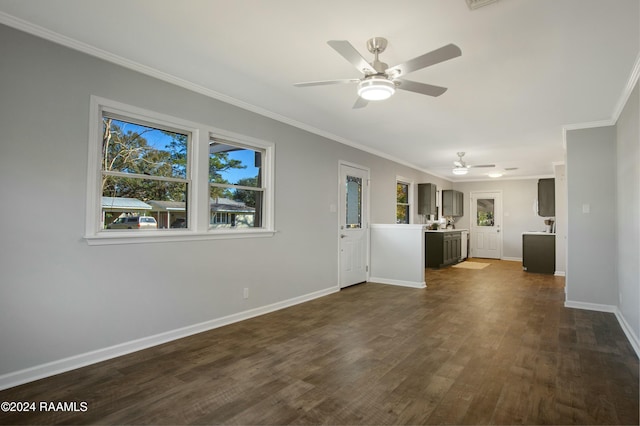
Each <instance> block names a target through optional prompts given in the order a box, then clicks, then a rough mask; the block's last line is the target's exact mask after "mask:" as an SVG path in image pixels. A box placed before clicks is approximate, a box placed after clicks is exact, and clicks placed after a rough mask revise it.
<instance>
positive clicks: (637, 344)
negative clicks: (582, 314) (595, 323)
mask: <svg viewBox="0 0 640 426" xmlns="http://www.w3.org/2000/svg"><path fill="white" fill-rule="evenodd" d="M564 306H565V307H566V308H575V309H586V310H589V311H598V312H608V313H612V314H615V316H616V319H617V320H618V323H619V324H620V328H622V331H623V332H624V335H625V336H626V337H627V340H628V341H629V343H630V344H631V347H632V348H633V350H634V351H635V353H636V355H637V356H638V357H639V358H640V339H638V336H636V335H635V333H634V332H633V329H632V328H631V326H630V325H629V323H628V322H627V320H626V319H625V318H624V316H623V315H622V312H620V309H618V307H617V306H615V305H601V304H598V303H586V302H575V301H571V300H567V301H565V302H564Z"/></svg>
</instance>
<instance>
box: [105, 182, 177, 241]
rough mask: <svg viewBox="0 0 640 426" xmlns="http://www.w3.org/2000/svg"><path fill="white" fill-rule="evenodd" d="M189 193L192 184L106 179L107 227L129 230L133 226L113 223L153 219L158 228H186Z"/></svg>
mask: <svg viewBox="0 0 640 426" xmlns="http://www.w3.org/2000/svg"><path fill="white" fill-rule="evenodd" d="M187 192H188V185H187V184H186V183H184V182H167V181H161V180H152V179H140V178H128V177H119V176H103V178H102V222H103V227H104V228H106V229H118V228H124V229H128V228H129V226H124V225H121V224H120V223H116V224H113V223H114V222H115V221H117V220H118V219H119V218H125V217H131V216H151V217H153V218H154V219H155V221H156V224H157V226H156V227H157V228H186V226H187V217H188V214H187V212H188V206H187V203H186V202H185V200H186V199H187ZM109 225H112V226H109ZM141 228H143V227H141ZM132 229H135V228H134V227H132Z"/></svg>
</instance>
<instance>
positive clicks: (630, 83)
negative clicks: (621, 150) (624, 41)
mask: <svg viewBox="0 0 640 426" xmlns="http://www.w3.org/2000/svg"><path fill="white" fill-rule="evenodd" d="M639 77H640V53H638V56H636V61H635V63H634V65H633V69H632V70H631V74H630V75H629V78H628V79H627V85H626V86H625V87H624V90H623V91H622V94H621V95H620V98H619V99H618V103H617V104H616V107H615V108H614V110H613V112H612V114H611V118H608V119H606V120H599V121H589V122H586V123H574V124H565V125H564V126H562V146H563V148H564V149H565V150H566V149H567V131H569V130H580V129H592V128H595V127H606V126H615V124H616V123H617V122H618V118H620V114H622V110H623V109H624V107H625V105H626V104H627V101H628V100H629V96H631V92H633V89H634V88H635V87H636V84H637V83H638V78H639Z"/></svg>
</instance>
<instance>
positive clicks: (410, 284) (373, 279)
mask: <svg viewBox="0 0 640 426" xmlns="http://www.w3.org/2000/svg"><path fill="white" fill-rule="evenodd" d="M369 282H372V283H379V284H389V285H397V286H401V287H411V288H427V283H426V282H424V281H422V282H419V281H402V280H391V279H388V278H378V277H369Z"/></svg>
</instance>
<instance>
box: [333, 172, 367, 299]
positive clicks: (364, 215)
mask: <svg viewBox="0 0 640 426" xmlns="http://www.w3.org/2000/svg"><path fill="white" fill-rule="evenodd" d="M343 166H347V167H352V168H354V169H359V170H362V171H364V172H365V173H366V176H367V177H366V182H364V185H363V189H364V191H363V197H364V203H362V206H363V210H364V211H363V213H362V225H363V228H364V231H365V232H364V238H365V248H366V253H365V262H366V270H365V280H366V281H368V280H369V276H370V274H371V268H370V267H369V265H370V263H371V262H370V260H371V253H370V252H371V248H370V247H369V245H370V244H369V242H370V241H371V235H370V234H371V227H370V226H369V225H370V217H371V213H370V207H371V197H370V194H371V189H370V187H371V169H370V168H369V167H365V166H362V165H360V164H356V163H351V162H349V161H345V160H338V179H337V180H338V185H337V188H336V189H337V191H338V217H337V219H338V221H337V224H336V241H337V250H336V252H337V258H338V262H337V265H338V276H337V278H338V282H337V287H338V289H342V288H343V287H342V285H341V283H342V279H341V278H342V260H341V256H340V235H341V229H340V223H341V220H342V219H341V217H340V215H342V214H343V209H344V208H345V201H346V200H343V199H342V196H341V191H342V183H343V182H342V167H343Z"/></svg>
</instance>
